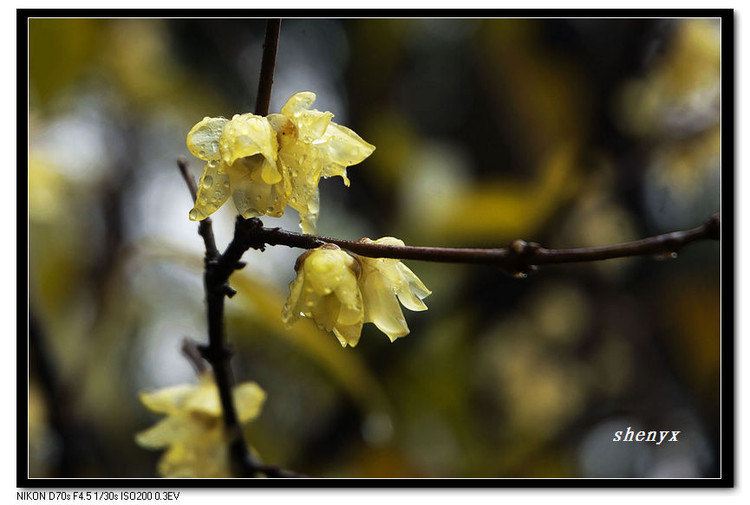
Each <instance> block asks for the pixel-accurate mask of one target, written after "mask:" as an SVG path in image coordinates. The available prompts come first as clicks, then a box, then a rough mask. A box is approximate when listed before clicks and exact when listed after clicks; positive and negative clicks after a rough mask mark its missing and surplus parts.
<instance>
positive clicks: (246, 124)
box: [219, 114, 281, 184]
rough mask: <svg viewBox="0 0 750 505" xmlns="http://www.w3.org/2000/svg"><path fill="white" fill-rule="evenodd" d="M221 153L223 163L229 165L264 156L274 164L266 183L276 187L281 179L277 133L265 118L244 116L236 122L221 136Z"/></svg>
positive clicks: (226, 128) (227, 126)
mask: <svg viewBox="0 0 750 505" xmlns="http://www.w3.org/2000/svg"><path fill="white" fill-rule="evenodd" d="M219 150H220V151H221V159H222V160H224V162H225V163H226V164H227V165H232V164H233V163H234V162H235V161H236V160H239V159H240V158H246V157H248V156H254V155H256V154H260V155H262V156H263V157H264V158H265V159H266V160H267V161H268V163H269V164H270V168H269V169H268V170H267V171H264V179H265V182H266V183H268V184H274V183H276V182H278V181H279V180H280V179H281V174H280V173H279V171H278V169H277V168H276V156H277V151H278V142H277V140H276V132H275V131H274V129H273V128H272V127H271V123H269V122H268V119H266V118H264V117H260V116H256V115H254V114H243V115H241V116H239V115H238V116H235V117H234V118H232V120H231V121H229V122H228V123H227V125H226V126H225V127H224V131H223V132H222V134H221V138H220V139H219Z"/></svg>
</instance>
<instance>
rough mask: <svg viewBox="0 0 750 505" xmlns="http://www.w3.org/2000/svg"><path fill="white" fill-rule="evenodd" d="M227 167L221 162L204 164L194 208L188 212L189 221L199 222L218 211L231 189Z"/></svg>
mask: <svg viewBox="0 0 750 505" xmlns="http://www.w3.org/2000/svg"><path fill="white" fill-rule="evenodd" d="M226 170H227V166H226V165H225V164H224V162H223V161H219V160H211V161H209V162H208V163H206V167H205V168H204V169H203V175H202V176H201V180H200V182H199V183H198V195H197V198H196V200H195V206H194V207H193V209H192V210H191V211H190V214H189V217H190V220H191V221H201V220H203V219H206V218H207V217H208V216H210V215H211V214H213V213H214V212H216V211H217V210H218V208H219V207H221V206H222V205H224V202H226V201H227V198H229V194H230V193H231V187H230V184H229V175H228V174H227V173H226Z"/></svg>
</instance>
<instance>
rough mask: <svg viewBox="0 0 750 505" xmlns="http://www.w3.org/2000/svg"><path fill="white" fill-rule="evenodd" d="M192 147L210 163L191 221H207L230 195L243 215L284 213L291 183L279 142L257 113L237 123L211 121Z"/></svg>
mask: <svg viewBox="0 0 750 505" xmlns="http://www.w3.org/2000/svg"><path fill="white" fill-rule="evenodd" d="M187 145H188V149H190V152H191V153H193V155H194V156H196V157H197V158H200V159H202V160H204V161H206V162H207V163H206V167H205V168H204V169H203V175H202V176H201V179H200V182H199V184H198V195H197V198H196V202H195V207H193V209H192V210H191V211H190V219H192V220H193V221H197V220H201V219H205V218H207V217H208V216H209V215H210V214H212V213H213V212H215V211H216V210H217V209H218V208H219V207H221V206H222V205H223V204H224V202H225V201H226V200H227V198H229V195H230V194H231V195H232V199H233V200H234V205H235V206H236V207H237V211H238V212H239V213H240V214H241V215H242V217H245V218H250V217H257V216H262V215H264V214H268V215H270V216H274V217H279V216H281V215H282V214H283V213H284V207H286V202H287V195H288V193H289V180H288V178H284V177H283V176H282V174H281V173H280V171H279V169H278V167H277V165H276V158H277V150H278V142H277V141H276V132H274V130H273V128H271V124H270V123H269V122H268V119H266V118H264V117H260V116H255V115H253V114H242V115H239V114H238V115H235V116H234V117H233V118H232V119H231V120H227V119H224V118H210V117H206V118H203V121H201V122H200V123H198V124H196V125H195V126H194V127H193V128H192V129H191V130H190V133H188V136H187Z"/></svg>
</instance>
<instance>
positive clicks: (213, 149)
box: [187, 117, 228, 161]
mask: <svg viewBox="0 0 750 505" xmlns="http://www.w3.org/2000/svg"><path fill="white" fill-rule="evenodd" d="M227 122H228V120H227V119H224V118H223V117H204V118H203V120H202V121H200V122H199V123H198V124H196V125H195V126H193V128H192V129H191V130H190V132H189V133H188V135H187V146H188V149H189V150H190V152H191V153H193V156H195V157H196V158H200V159H202V160H203V161H211V160H214V159H218V158H219V138H220V137H221V132H222V131H223V130H224V126H225V125H226V124H227Z"/></svg>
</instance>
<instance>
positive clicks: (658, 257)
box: [653, 252, 677, 261]
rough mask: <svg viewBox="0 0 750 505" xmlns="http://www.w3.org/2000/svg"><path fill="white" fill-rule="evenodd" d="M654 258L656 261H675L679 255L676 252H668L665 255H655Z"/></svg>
mask: <svg viewBox="0 0 750 505" xmlns="http://www.w3.org/2000/svg"><path fill="white" fill-rule="evenodd" d="M653 258H654V259H655V260H656V261H667V260H673V259H677V253H676V252H668V253H664V254H654V256H653Z"/></svg>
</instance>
